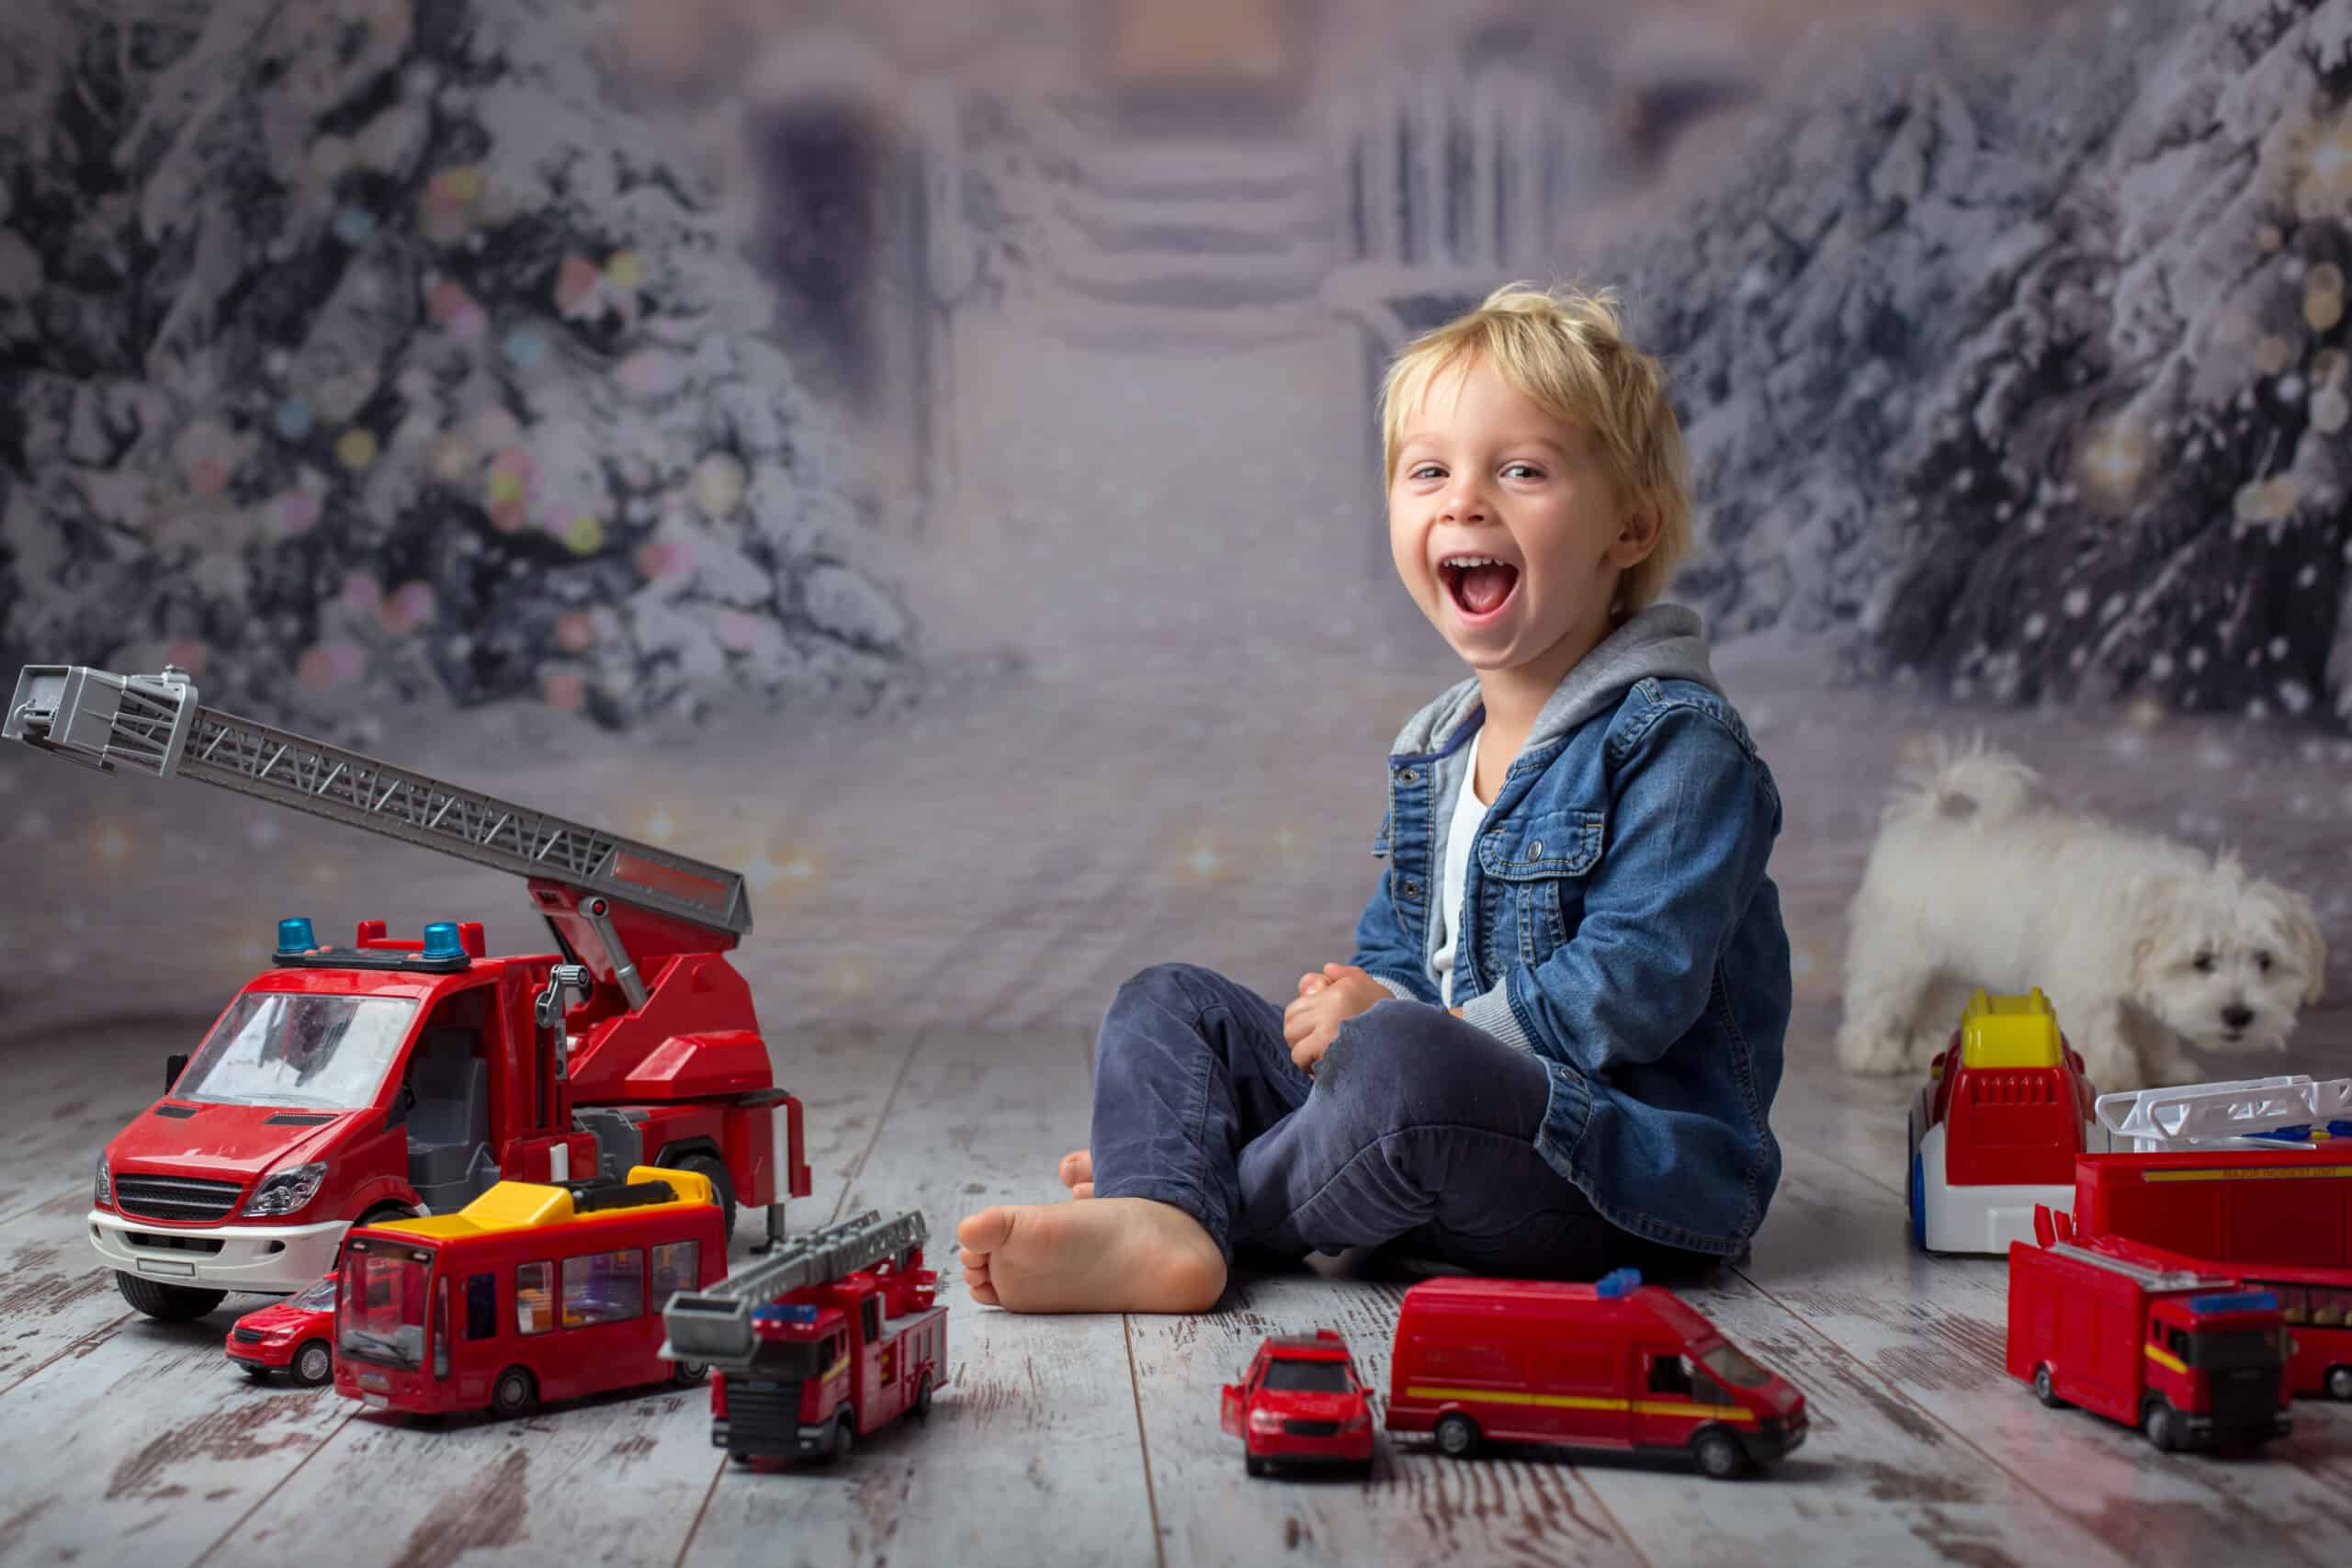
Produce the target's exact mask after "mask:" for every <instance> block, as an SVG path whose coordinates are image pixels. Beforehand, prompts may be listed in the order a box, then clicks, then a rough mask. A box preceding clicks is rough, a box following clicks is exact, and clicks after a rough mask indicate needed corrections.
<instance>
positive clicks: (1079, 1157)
mask: <svg viewBox="0 0 2352 1568" xmlns="http://www.w3.org/2000/svg"><path fill="white" fill-rule="evenodd" d="M1060 1176H1061V1179H1062V1185H1063V1186H1064V1187H1075V1186H1077V1185H1078V1184H1079V1183H1080V1182H1081V1181H1091V1180H1093V1179H1094V1154H1093V1151H1092V1150H1091V1149H1072V1150H1070V1152H1069V1153H1068V1154H1066V1155H1064V1156H1062V1163H1061V1167H1060Z"/></svg>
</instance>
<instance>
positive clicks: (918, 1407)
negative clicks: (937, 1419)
mask: <svg viewBox="0 0 2352 1568" xmlns="http://www.w3.org/2000/svg"><path fill="white" fill-rule="evenodd" d="M915 1419H916V1420H918V1421H921V1422H922V1423H924V1424H925V1425H926V1426H928V1425H929V1424H930V1422H931V1374H930V1373H929V1372H925V1373H923V1375H922V1382H919V1383H917V1384H915Z"/></svg>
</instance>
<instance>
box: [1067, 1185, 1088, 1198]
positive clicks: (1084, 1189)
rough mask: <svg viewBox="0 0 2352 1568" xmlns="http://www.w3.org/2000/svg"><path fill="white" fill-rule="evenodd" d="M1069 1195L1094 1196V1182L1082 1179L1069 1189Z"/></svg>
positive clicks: (1074, 1196) (1078, 1196)
mask: <svg viewBox="0 0 2352 1568" xmlns="http://www.w3.org/2000/svg"><path fill="white" fill-rule="evenodd" d="M1069 1195H1070V1196H1071V1197H1072V1198H1091V1197H1093V1196H1094V1183H1092V1182H1091V1181H1081V1182H1080V1183H1078V1184H1077V1185H1076V1186H1074V1187H1072V1188H1071V1189H1070V1190H1069Z"/></svg>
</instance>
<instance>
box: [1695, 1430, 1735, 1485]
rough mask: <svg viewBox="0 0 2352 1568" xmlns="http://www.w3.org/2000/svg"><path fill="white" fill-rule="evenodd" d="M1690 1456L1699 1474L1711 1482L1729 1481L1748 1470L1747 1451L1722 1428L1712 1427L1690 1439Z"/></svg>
mask: <svg viewBox="0 0 2352 1568" xmlns="http://www.w3.org/2000/svg"><path fill="white" fill-rule="evenodd" d="M1691 1457H1692V1458H1693V1459H1695V1460H1697V1461H1699V1472H1700V1473H1701V1474H1702V1475H1704V1476H1705V1477H1706V1478H1707V1479H1708V1480H1710V1481H1729V1480H1730V1479H1731V1478H1732V1477H1733V1476H1735V1475H1737V1474H1738V1473H1739V1472H1741V1471H1743V1470H1746V1469H1747V1450H1746V1449H1744V1448H1741V1447H1740V1446H1739V1439H1738V1438H1735V1437H1733V1436H1732V1435H1731V1434H1730V1433H1729V1432H1726V1431H1724V1429H1723V1428H1722V1427H1708V1428H1707V1429H1706V1430H1704V1431H1702V1432H1701V1433H1700V1434H1699V1435H1698V1436H1697V1437H1695V1438H1691Z"/></svg>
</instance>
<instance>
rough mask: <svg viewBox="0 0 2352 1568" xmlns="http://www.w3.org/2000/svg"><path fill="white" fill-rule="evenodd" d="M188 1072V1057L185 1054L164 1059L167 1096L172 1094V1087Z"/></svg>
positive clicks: (165, 1091)
mask: <svg viewBox="0 0 2352 1568" xmlns="http://www.w3.org/2000/svg"><path fill="white" fill-rule="evenodd" d="M186 1071H187V1055H186V1054H185V1053H180V1054H175V1055H169V1056H166V1057H164V1093H165V1094H169V1093H171V1092H172V1086H173V1085H174V1084H175V1083H177V1082H179V1081H180V1075H181V1074H182V1073H184V1072H186Z"/></svg>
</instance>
